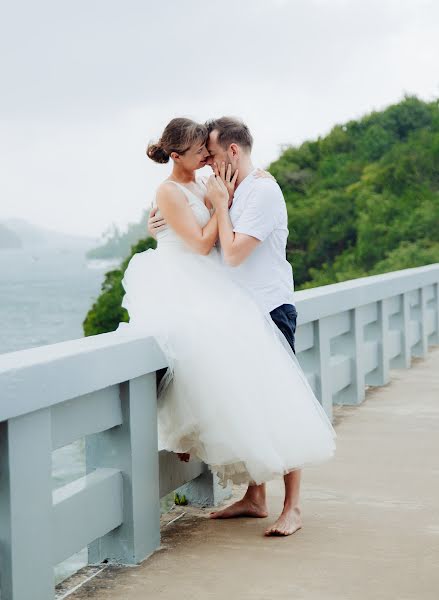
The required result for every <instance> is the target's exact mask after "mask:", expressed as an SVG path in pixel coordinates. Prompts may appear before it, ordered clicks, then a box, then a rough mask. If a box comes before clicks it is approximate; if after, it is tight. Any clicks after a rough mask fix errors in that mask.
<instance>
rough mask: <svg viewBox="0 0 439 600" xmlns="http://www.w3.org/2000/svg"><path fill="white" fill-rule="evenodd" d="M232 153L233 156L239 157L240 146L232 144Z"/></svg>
mask: <svg viewBox="0 0 439 600" xmlns="http://www.w3.org/2000/svg"><path fill="white" fill-rule="evenodd" d="M230 152H231V153H232V156H238V154H239V146H238V144H230Z"/></svg>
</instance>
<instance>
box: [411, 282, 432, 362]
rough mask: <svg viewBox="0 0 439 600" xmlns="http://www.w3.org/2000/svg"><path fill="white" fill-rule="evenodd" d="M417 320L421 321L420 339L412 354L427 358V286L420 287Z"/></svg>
mask: <svg viewBox="0 0 439 600" xmlns="http://www.w3.org/2000/svg"><path fill="white" fill-rule="evenodd" d="M417 321H418V323H419V330H420V340H419V341H418V342H417V344H415V345H414V346H413V348H412V356H417V357H420V358H425V357H426V356H427V353H428V336H427V300H426V294H425V288H424V287H421V288H419V304H418V310H417Z"/></svg>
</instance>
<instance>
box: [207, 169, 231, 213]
mask: <svg viewBox="0 0 439 600" xmlns="http://www.w3.org/2000/svg"><path fill="white" fill-rule="evenodd" d="M207 198H208V200H209V201H210V203H211V204H212V206H213V207H214V208H215V209H217V208H219V207H220V206H228V203H229V192H228V189H227V187H226V184H225V183H224V181H223V180H222V179H221V177H219V176H217V175H211V176H210V177H209V179H208V180H207Z"/></svg>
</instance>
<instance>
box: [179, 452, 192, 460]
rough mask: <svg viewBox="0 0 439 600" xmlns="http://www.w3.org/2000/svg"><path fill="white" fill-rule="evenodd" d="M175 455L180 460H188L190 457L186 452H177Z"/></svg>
mask: <svg viewBox="0 0 439 600" xmlns="http://www.w3.org/2000/svg"><path fill="white" fill-rule="evenodd" d="M177 456H178V458H179V459H180V460H181V461H182V462H188V460H189V459H190V457H191V455H190V454H188V453H187V452H177Z"/></svg>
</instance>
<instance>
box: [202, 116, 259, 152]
mask: <svg viewBox="0 0 439 600" xmlns="http://www.w3.org/2000/svg"><path fill="white" fill-rule="evenodd" d="M206 127H207V130H208V132H209V133H210V132H211V131H217V132H218V138H217V142H218V144H219V145H220V146H221V148H223V149H224V150H226V149H227V148H228V147H229V146H230V144H238V145H239V146H242V147H243V148H246V149H248V150H249V151H251V149H252V147H253V136H252V134H251V133H250V130H249V128H248V127H247V125H246V124H245V123H243V122H242V121H241V120H240V119H237V118H236V117H221V118H220V119H211V120H210V121H207V123H206Z"/></svg>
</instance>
